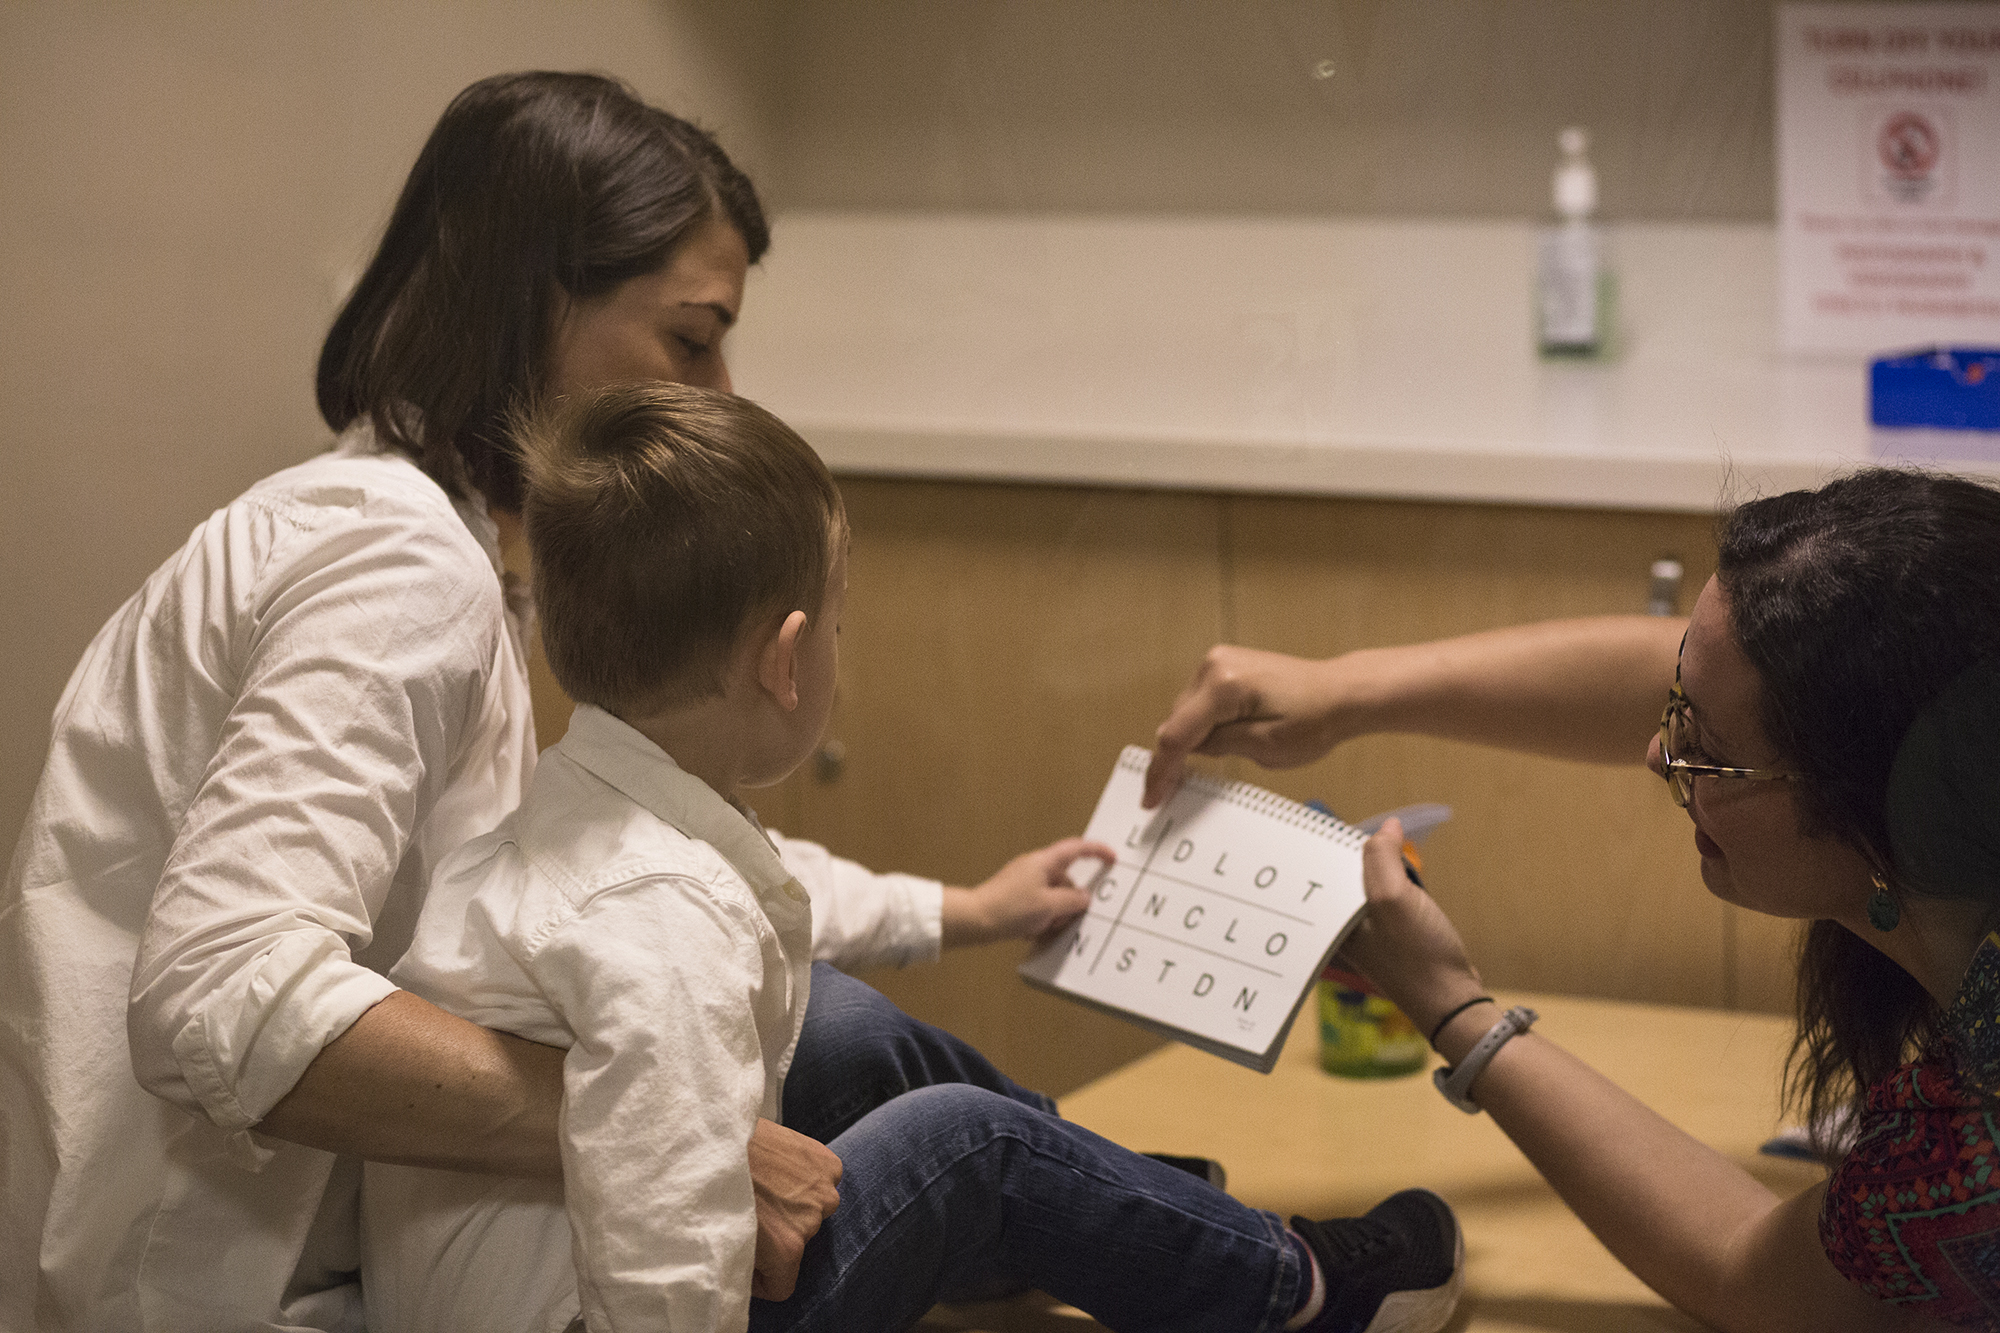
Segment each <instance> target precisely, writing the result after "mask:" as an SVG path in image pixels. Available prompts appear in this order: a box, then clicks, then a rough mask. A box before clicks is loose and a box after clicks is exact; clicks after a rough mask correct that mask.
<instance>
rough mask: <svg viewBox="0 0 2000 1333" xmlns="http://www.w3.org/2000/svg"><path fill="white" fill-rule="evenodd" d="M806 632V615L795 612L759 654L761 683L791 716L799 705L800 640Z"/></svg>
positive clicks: (768, 640) (758, 663)
mask: <svg viewBox="0 0 2000 1333" xmlns="http://www.w3.org/2000/svg"><path fill="white" fill-rule="evenodd" d="M805 633H806V613H805V612H803V611H794V612H792V613H791V614H790V615H788V616H786V617H785V618H784V620H783V621H782V622H780V623H779V625H778V628H777V630H776V631H775V632H774V633H773V634H771V635H770V636H769V637H768V638H766V639H765V640H764V646H763V647H762V648H761V649H759V650H758V653H757V683H758V684H759V685H762V686H763V687H764V692H765V693H766V694H769V695H770V696H771V698H772V699H773V701H775V702H776V703H777V705H778V707H780V708H782V709H784V710H785V711H786V712H787V713H789V712H791V711H792V710H793V709H794V708H797V707H798V706H799V641H800V640H802V639H803V638H804V637H805Z"/></svg>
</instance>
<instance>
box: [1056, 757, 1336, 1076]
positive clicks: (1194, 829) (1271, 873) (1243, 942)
mask: <svg viewBox="0 0 2000 1333" xmlns="http://www.w3.org/2000/svg"><path fill="white" fill-rule="evenodd" d="M1151 758H1152V756H1151V755H1149V754H1148V753H1147V752H1146V751H1144V750H1142V749H1140V748H1138V747H1137V746H1129V747H1127V748H1126V750H1125V753H1124V754H1122V755H1120V756H1119V759H1118V766H1117V767H1116V768H1115V769H1113V770H1112V773H1111V781H1110V782H1108V783H1106V784H1105V787H1104V795H1103V796H1101V797H1099V798H1098V801H1097V812H1096V813H1095V814H1094V815H1092V816H1091V818H1090V827H1089V829H1087V830H1086V831H1085V836H1086V837H1090V838H1093V839H1096V840H1097V841H1100V842H1104V843H1108V844H1110V845H1111V846H1113V847H1115V848H1117V849H1118V861H1117V864H1115V865H1112V866H1107V867H1105V868H1104V869H1103V870H1102V871H1101V872H1100V873H1099V874H1098V876H1097V878H1096V879H1095V880H1093V881H1091V883H1090V886H1089V887H1090V890H1091V904H1090V909H1089V910H1088V911H1087V912H1085V913H1084V914H1083V915H1082V916H1081V917H1079V918H1077V920H1076V921H1075V922H1073V923H1071V925H1070V926H1069V928H1068V929H1066V930H1065V931H1063V933H1062V934H1061V935H1059V936H1057V937H1056V938H1055V939H1054V940H1052V941H1050V942H1049V943H1048V944H1047V945H1046V946H1044V947H1043V948H1041V949H1038V950H1036V951H1035V953H1033V954H1032V955H1030V956H1029V958H1028V960H1027V961H1026V962H1024V963H1022V964H1021V975H1022V977H1024V978H1025V979H1026V980H1027V981H1028V982H1030V983H1031V984H1033V985H1036V986H1040V987H1042V988H1043V989H1045V990H1051V991H1054V992H1056V993H1057V994H1059V995H1066V996H1068V997H1069V998H1071V999H1074V1000H1080V1001H1082V1002H1083V1003H1085V1004H1087V1005H1090V1006H1091V1007H1093V1008H1096V1009H1102V1010H1105V1011H1106V1012H1108V1013H1112V1014H1116V1015H1117V1016H1118V1017H1120V1018H1124V1019H1127V1020H1129V1021H1131V1022H1134V1023H1137V1024H1139V1025H1140V1026H1141V1027H1145V1028H1150V1029H1152V1030H1153V1031H1155V1032H1158V1033H1161V1034H1163V1035H1165V1036H1168V1037H1173V1038H1174V1039H1176V1040H1178V1041H1183V1042H1186V1043H1187V1044H1188V1045H1190V1046H1195V1047H1199V1048H1200V1049H1202V1050H1204V1051H1208V1052H1210V1053H1212V1054H1215V1055H1219V1056H1221V1057H1223V1058H1224V1059H1225V1060H1234V1061H1235V1062H1236V1063H1238V1064H1242V1065H1248V1066H1250V1067H1251V1068H1252V1069H1255V1070H1258V1071H1260V1072H1262V1073H1266V1074H1268V1073H1270V1072H1271V1066H1272V1065H1274V1064H1276V1063H1277V1060H1278V1051H1279V1050H1280V1048H1282V1047H1283V1046H1284V1044H1285V1034H1286V1033H1287V1032H1289V1031H1290V1030H1291V1026H1292V1019H1293V1018H1294V1017H1295V1016H1297V1014H1298V1011H1299V1005H1300V1004H1301V1003H1303V1002H1304V1000H1305V997H1306V996H1307V995H1309V994H1311V992H1312V988H1313V983H1314V982H1315V981H1316V980H1318V978H1319V972H1320V968H1321V966H1322V965H1323V964H1324V963H1325V961H1326V958H1327V956H1328V955H1329V954H1331V953H1332V952H1333V951H1334V949H1335V948H1336V947H1338V945H1339V943H1340V941H1341V940H1342V939H1343V938H1344V937H1345V936H1346V934H1347V932H1348V930H1349V929H1351V928H1352V927H1353V925H1354V922H1355V921H1356V920H1357V919H1358V916H1359V913H1360V911H1361V908H1362V905H1363V902H1364V899H1363V897H1362V892H1361V844H1362V843H1363V842H1364V841H1365V835H1363V834H1362V833H1360V832H1359V831H1357V830H1355V829H1353V828H1350V827H1349V826H1347V825H1346V824H1343V823H1341V822H1340V821H1339V820H1338V819H1335V818H1334V817H1333V816H1331V815H1325V814H1321V813H1320V812H1319V811H1317V810H1309V809H1307V808H1306V807H1305V806H1303V805H1300V804H1298V803H1297V802H1296V801H1288V800H1286V799H1285V798H1284V797H1282V796H1277V795H1274V794H1273V793H1271V792H1268V791H1265V790H1263V789H1262V788H1259V787H1253V786H1250V785H1249V784H1248V783H1243V782H1221V781H1218V780H1216V779H1213V778H1209V777H1205V776H1202V775H1200V774H1190V775H1189V776H1188V779H1187V781H1186V782H1184V783H1183V784H1182V785H1181V789H1180V791H1179V792H1178V793H1176V794H1175V796H1174V798H1173V799H1172V800H1170V801H1168V802H1167V803H1166V804H1165V805H1163V806H1161V807H1160V808H1159V809H1158V810H1141V809H1140V808H1139V795H1140V792H1141V790H1142V788H1143V784H1144V780H1145V776H1146V765H1147V764H1148V763H1149V762H1150V761H1151ZM1077 864H1078V865H1079V866H1082V865H1084V864H1085V863H1084V862H1078V863H1077Z"/></svg>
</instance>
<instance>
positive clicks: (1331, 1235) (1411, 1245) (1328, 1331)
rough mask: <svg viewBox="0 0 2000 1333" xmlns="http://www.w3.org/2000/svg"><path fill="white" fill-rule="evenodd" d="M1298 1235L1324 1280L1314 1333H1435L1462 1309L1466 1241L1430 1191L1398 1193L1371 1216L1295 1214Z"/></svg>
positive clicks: (1446, 1206)
mask: <svg viewBox="0 0 2000 1333" xmlns="http://www.w3.org/2000/svg"><path fill="white" fill-rule="evenodd" d="M1292 1230H1293V1231H1295V1232H1297V1233H1298V1235H1299V1238H1300V1239H1302V1240H1303V1241H1305V1243H1306V1246H1307V1248H1309V1249H1310V1250H1312V1252H1313V1257H1314V1258H1315V1259H1317V1260H1319V1268H1320V1272H1321V1273H1322V1274H1323V1275H1324V1276H1325V1277H1326V1305H1325V1306H1324V1307H1322V1308H1321V1310H1320V1313H1319V1318H1317V1319H1315V1320H1313V1321H1312V1323H1310V1324H1308V1325H1307V1328H1308V1329H1310V1330H1313V1331H1314V1333H1437V1330H1439V1329H1441V1328H1443V1327H1444V1326H1445V1322H1446V1321H1447V1320H1449V1319H1450V1318H1451V1312H1452V1310H1453V1308H1454V1307H1455V1306H1457V1304H1458V1292H1459V1288H1460V1287H1462V1286H1463V1285H1464V1284H1465V1238H1464V1237H1463V1236H1461V1235H1459V1232H1458V1219H1457V1218H1455V1217H1453V1216H1452V1215H1451V1205H1449V1204H1447V1203H1446V1202H1445V1201H1444V1200H1443V1199H1440V1198H1439V1197H1438V1196H1437V1195H1435V1194H1433V1193H1431V1192H1430V1191H1429V1190H1404V1191H1403V1192H1402V1193H1400V1194H1392V1195H1390V1196H1389V1197H1388V1198H1386V1199H1384V1200H1382V1202H1380V1203H1378V1204H1376V1205H1375V1206H1374V1207H1373V1208H1370V1209H1369V1210H1368V1215H1367V1216H1366V1217H1337V1218H1334V1219H1333V1220H1332V1221H1330V1222H1309V1221H1307V1220H1306V1219H1305V1218H1303V1217H1295V1218H1293V1219H1292Z"/></svg>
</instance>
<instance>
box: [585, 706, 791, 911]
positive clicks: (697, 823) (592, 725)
mask: <svg viewBox="0 0 2000 1333" xmlns="http://www.w3.org/2000/svg"><path fill="white" fill-rule="evenodd" d="M556 748H558V749H560V750H561V751H562V752H563V754H564V755H565V756H567V757H568V758H569V759H570V760H571V761H572V762H574V763H576V764H578V765H579V766H581V767H582V768H584V769H586V770H588V771H589V772H590V773H592V774H594V775H595V776H597V777H598V778H601V779H602V780H603V781H605V782H608V783H609V784H611V785H612V786H613V787H615V788H617V789H618V790H619V791H620V792H621V793H623V794H624V795H625V797H626V798H627V799H628V800H631V801H632V802H634V803H635V804H637V805H640V806H643V807H644V808H645V809H647V810H650V811H651V812H652V813H653V814H655V815H657V816H659V818H661V819H662V820H664V821H666V822H667V823H668V824H671V825H672V826H673V827H675V828H677V829H679V830H680V831H681V832H682V833H685V834H686V835H687V836H688V837H690V838H693V839H695V840H696V841H699V842H705V843H707V844H708V845H709V846H711V847H713V848H715V850H716V851H717V852H719V853H720V854H721V855H722V858H723V859H724V860H725V861H727V862H729V864H730V865H731V866H733V867H735V869H736V873H737V874H739V875H741V876H743V878H744V879H745V880H746V881H748V883H749V884H750V887H751V888H752V889H754V890H756V892H757V895H758V897H759V898H765V897H767V896H768V895H771V894H774V893H779V894H783V895H784V896H785V897H786V898H789V899H791V900H792V901H793V902H795V903H799V904H800V905H804V904H805V903H806V902H807V898H806V891H805V889H804V888H803V887H802V886H801V885H800V884H799V882H798V880H796V879H794V878H793V877H792V872H791V871H789V870H787V869H785V863H784V862H783V861H781V860H780V859H779V858H778V850H777V848H776V847H774V846H772V845H771V839H770V837H769V835H767V834H766V833H765V832H764V826H763V825H762V824H761V823H759V822H758V820H757V816H756V815H755V814H754V813H753V812H752V811H751V810H750V809H749V808H748V807H747V806H741V805H738V804H736V803H735V802H733V801H729V800H726V799H724V798H723V797H722V796H721V795H720V794H719V793H718V792H717V791H716V790H715V789H714V788H713V787H711V786H709V785H708V784H707V783H706V782H703V781H702V780H701V779H700V778H697V777H695V776H694V775H693V774H691V773H689V772H687V771H686V770H685V769H683V768H682V767H681V766H680V765H679V764H677V763H675V762H674V759H673V756H672V755H670V754H668V753H667V752H666V751H665V750H662V749H661V748H660V747H659V746H657V745H655V744H653V742H652V741H650V740H648V739H646V737H644V736H642V735H640V734H639V732H638V731H637V730H635V729H634V728H632V727H631V726H629V725H627V724H626V723H623V722H620V721H619V720H618V719H617V718H615V717H613V716H611V714H609V713H607V712H605V711H604V710H603V709H601V708H597V707H594V706H592V705H590V704H578V705H577V706H576V712H575V713H574V714H573V715H572V716H571V718H570V723H569V730H568V731H567V732H565V733H564V734H563V738H562V740H560V741H559V742H557V744H556Z"/></svg>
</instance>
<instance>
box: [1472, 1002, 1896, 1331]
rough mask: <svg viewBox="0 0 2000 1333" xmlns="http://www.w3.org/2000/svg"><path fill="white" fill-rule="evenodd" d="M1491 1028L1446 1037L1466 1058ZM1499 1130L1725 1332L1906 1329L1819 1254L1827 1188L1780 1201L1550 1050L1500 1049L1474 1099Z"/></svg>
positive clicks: (1610, 1235) (1490, 1016)
mask: <svg viewBox="0 0 2000 1333" xmlns="http://www.w3.org/2000/svg"><path fill="white" fill-rule="evenodd" d="M1495 1018H1497V1011H1495V1010H1494V1009H1493V1007H1492V1006H1480V1007H1479V1008H1478V1009H1476V1010H1474V1011H1472V1012H1471V1013H1469V1014H1467V1015H1466V1016H1465V1017H1464V1018H1462V1019H1459V1020H1455V1021H1454V1022H1453V1023H1452V1024H1451V1026H1450V1029H1449V1030H1448V1031H1447V1032H1446V1033H1444V1034H1441V1038H1440V1045H1441V1047H1442V1049H1443V1051H1444V1054H1445V1058H1446V1059H1447V1060H1452V1061H1456V1060H1458V1059H1463V1058H1464V1055H1465V1053H1466V1052H1467V1051H1469V1050H1470V1049H1471V1047H1472V1045H1473V1043H1474V1042H1476V1041H1477V1040H1478V1039H1479V1037H1480V1035H1482V1034H1483V1033H1484V1032H1485V1030H1486V1029H1487V1028H1488V1027H1490V1026H1491V1025H1492V1023H1493V1021H1494V1019H1495ZM1473 1096H1474V1098H1475V1099H1476V1100H1477V1101H1478V1102H1479V1104H1480V1105H1481V1106H1482V1107H1483V1108H1485V1110H1486V1112H1487V1113H1488V1114H1489V1115H1491V1116H1492V1117H1493V1120H1494V1123H1496V1124H1497V1125H1499V1126H1500V1128H1501V1129H1502V1130H1503V1131H1504V1132H1505V1133H1506V1134H1507V1136H1508V1137H1509V1138H1510V1139H1512V1140H1513V1141H1514V1143H1515V1145H1516V1146H1517V1147H1519V1148H1520V1150H1521V1152H1522V1154H1523V1155H1524V1156H1526V1157H1527V1158H1528V1160H1529V1161H1530V1162H1532V1163H1533V1164H1534V1165H1535V1168H1536V1169H1537V1170H1538V1171H1540V1172H1541V1173H1542V1175H1543V1176H1544V1177H1545V1178H1546V1179H1547V1180H1548V1182H1549V1184H1550V1185H1551V1186H1552V1187H1553V1188H1554V1189H1555V1191H1556V1193H1558V1194H1559V1195H1561V1196H1562V1198H1563V1200H1564V1202H1566V1203H1568V1204H1569V1206H1570V1207H1571V1208H1572V1209H1573V1210H1574V1211H1575V1212H1576V1214H1577V1216H1578V1217H1579V1218H1581V1219H1582V1220H1583V1222H1584V1225H1586V1226H1588V1227H1589V1228H1590V1230H1591V1231H1592V1233H1593V1234H1595V1235H1596V1236H1597V1238H1598V1239H1599V1240H1601V1241H1602V1242H1603V1243H1604V1246H1605V1248H1606V1249H1608V1250H1610V1251H1611V1253H1612V1254H1614V1255H1616V1256H1617V1258H1618V1259H1619V1260H1620V1261H1621V1262H1623V1263H1624V1264H1625V1265H1626V1266H1627V1267H1628V1268H1630V1269H1631V1270H1632V1271H1633V1272H1634V1273H1635V1274H1637V1275H1638V1277H1639V1278H1640V1279H1641V1280H1642V1281H1644V1282H1645V1283H1646V1285H1647V1286H1649V1287H1651V1288H1652V1289H1653V1290H1655V1291H1657V1292H1659V1293H1660V1294H1661V1295H1662V1296H1664V1297H1666V1298H1667V1299H1668V1300H1669V1301H1671V1302H1673V1304H1675V1305H1676V1306H1678V1307H1679V1308H1681V1309H1682V1310H1685V1311H1686V1312H1688V1313H1689V1314H1691V1315H1693V1316H1694V1317H1695V1318H1697V1319H1700V1320H1701V1321H1702V1322H1703V1323H1705V1324H1708V1325H1710V1326H1711V1327H1714V1328H1716V1329H1719V1330H1723V1331H1724V1333H1753V1331H1754V1333H1787V1331H1788V1330H1798V1333H1824V1331H1825V1330H1829V1329H1842V1330H1848V1329H1852V1330H1872V1329H1897V1330H1902V1329H1915V1328H1926V1327H1930V1324H1929V1323H1928V1321H1923V1320H1915V1319H1912V1318H1911V1317H1909V1316H1906V1315H1903V1314H1900V1313H1899V1312H1897V1311H1896V1310H1895V1309H1894V1307H1891V1306H1889V1305H1885V1304H1883V1303H1882V1302H1880V1301H1877V1300H1875V1299H1874V1298H1872V1297H1870V1296H1869V1295H1868V1294H1867V1293H1865V1292H1864V1291H1862V1290H1861V1289H1860V1288H1859V1287H1856V1286H1854V1285H1853V1284H1851V1283H1849V1282H1848V1281H1846V1280H1845V1279H1844V1278H1842V1277H1841V1276H1840V1274H1839V1272H1838V1271H1836V1270H1835V1269H1834V1267H1833V1265H1832V1263H1831V1262H1830V1261H1829V1260H1828V1259H1827V1257H1826V1254H1825V1252H1824V1250H1823V1249H1822V1248H1821V1246H1820V1243H1819V1235H1818V1227H1817V1218H1818V1212H1819V1203H1820V1200H1821V1197H1822V1196H1823V1194H1824V1189H1823V1187H1821V1188H1815V1189H1813V1190H1809V1191H1807V1192H1806V1193H1805V1194H1802V1195H1799V1196H1797V1197H1795V1198H1792V1199H1780V1198H1779V1197H1778V1196H1776V1195H1775V1194H1773V1193H1772V1192H1771V1191H1770V1190H1769V1189H1767V1188H1765V1186H1764V1185H1762V1184H1761V1183H1759V1182H1758V1181H1757V1180H1756V1179H1755V1178H1754V1177H1752V1176H1751V1175H1750V1174H1749V1173H1748V1172H1747V1171H1745V1170H1744V1169H1743V1168H1742V1167H1741V1166H1739V1165H1738V1164H1737V1163H1735V1162H1733V1161H1731V1160H1730V1159H1729V1158H1727V1157H1725V1156H1723V1155H1722V1154H1721V1153H1719V1152H1717V1151H1715V1150H1714V1149H1713V1148H1710V1147H1709V1146H1707V1145H1706V1144H1703V1143H1701V1142H1699V1141H1698V1140H1696V1139H1694V1138H1692V1137H1690V1136H1689V1135H1687V1134H1685V1133H1683V1132H1682V1131H1681V1130H1679V1129H1676V1128H1675V1127H1674V1126H1673V1125H1671V1124H1669V1123H1668V1122H1667V1121H1666V1120H1664V1119H1662V1118H1661V1117H1660V1116H1659V1115H1657V1114H1655V1113H1654V1112H1653V1111H1652V1110H1650V1109H1649V1108H1648V1107H1646V1106H1645V1105H1644V1104H1643V1103H1641V1102H1639V1101H1638V1100H1637V1099H1636V1098H1634V1097H1632V1096H1631V1095H1630V1094H1629V1093H1627V1092H1625V1091H1624V1090H1623V1089H1621V1088H1619V1087H1618V1086H1617V1085H1615V1084H1613V1083H1612V1082H1611V1081H1610V1080H1609V1079H1606V1078H1605V1077H1604V1076H1603V1075H1601V1074H1599V1073H1597V1071H1595V1070H1594V1069H1591V1068H1590V1067H1589V1066H1588V1065H1586V1064H1584V1063H1583V1062H1582V1061H1581V1060H1578V1059H1577V1058H1576V1057H1575V1056H1573V1055H1571V1054H1569V1053H1568V1052H1567V1051H1565V1050H1563V1049H1562V1048H1561V1047H1559V1046H1557V1045H1555V1044H1554V1043H1553V1042H1551V1041H1548V1040H1545V1039H1543V1038H1541V1037H1540V1036H1538V1035H1536V1034H1533V1033H1530V1034H1528V1035H1525V1036H1521V1037H1516V1038H1515V1039H1514V1040H1512V1041H1510V1042H1509V1043H1507V1045H1506V1046H1504V1047H1502V1048H1501V1050H1500V1052H1499V1054H1497V1055H1496V1056H1495V1057H1494V1059H1493V1062H1492V1064H1490V1065H1489V1066H1487V1069H1486V1072H1485V1073H1484V1074H1483V1075H1481V1076H1480V1078H1479V1079H1478V1080H1477V1082H1476V1083H1475V1084H1474V1087H1473Z"/></svg>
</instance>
